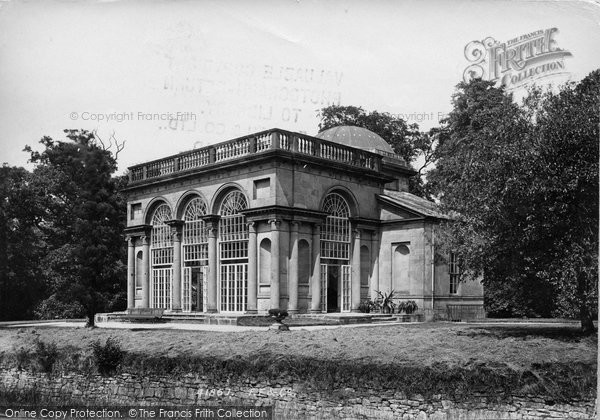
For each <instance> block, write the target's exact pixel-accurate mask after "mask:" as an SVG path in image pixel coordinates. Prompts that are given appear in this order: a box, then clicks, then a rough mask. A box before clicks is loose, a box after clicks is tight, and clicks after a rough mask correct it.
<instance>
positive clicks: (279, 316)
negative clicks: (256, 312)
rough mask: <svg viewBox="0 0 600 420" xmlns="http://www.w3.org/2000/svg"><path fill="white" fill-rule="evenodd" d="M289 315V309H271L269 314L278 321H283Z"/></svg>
mask: <svg viewBox="0 0 600 420" xmlns="http://www.w3.org/2000/svg"><path fill="white" fill-rule="evenodd" d="M288 315H289V314H288V311H286V310H284V309H269V316H270V317H272V318H274V319H275V321H277V322H281V321H283V320H284V319H285V318H287V317H288Z"/></svg>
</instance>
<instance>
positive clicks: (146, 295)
mask: <svg viewBox="0 0 600 420" xmlns="http://www.w3.org/2000/svg"><path fill="white" fill-rule="evenodd" d="M142 270H143V272H142V308H149V307H150V236H142Z"/></svg>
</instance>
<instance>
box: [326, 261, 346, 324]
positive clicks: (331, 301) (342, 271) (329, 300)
mask: <svg viewBox="0 0 600 420" xmlns="http://www.w3.org/2000/svg"><path fill="white" fill-rule="evenodd" d="M350 302H351V284H350V266H349V265H334V264H321V311H322V312H327V313H330V312H350Z"/></svg>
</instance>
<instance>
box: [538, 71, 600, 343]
mask: <svg viewBox="0 0 600 420" xmlns="http://www.w3.org/2000/svg"><path fill="white" fill-rule="evenodd" d="M530 106H531V108H532V110H531V114H532V116H533V119H534V127H533V134H532V140H533V142H534V144H535V147H536V157H537V159H536V160H535V162H534V167H533V171H534V173H535V175H536V178H535V182H534V183H532V184H531V186H530V195H531V197H532V198H533V203H532V207H534V206H535V210H536V211H531V212H530V213H529V215H528V217H529V230H528V232H527V235H528V236H529V237H530V238H531V239H532V240H533V241H535V242H536V243H546V244H549V245H548V246H547V253H546V254H545V257H546V258H545V261H544V263H545V269H541V270H540V273H539V275H540V277H542V278H543V279H544V280H545V281H547V282H549V283H550V284H552V285H553V286H554V287H555V288H556V290H557V292H558V293H557V298H556V302H555V306H556V309H555V312H556V313H558V314H560V315H567V316H578V317H579V319H580V320H581V324H582V328H583V330H584V331H593V330H594V325H593V318H594V317H595V316H597V314H595V312H596V308H597V299H598V290H597V284H598V283H597V280H598V221H599V220H598V212H599V207H598V200H599V195H598V188H599V186H598V174H599V172H598V169H599V168H598V161H599V159H600V156H599V153H598V146H599V144H598V143H599V142H598V141H599V139H600V133H599V126H600V70H596V71H594V72H592V73H591V74H590V75H588V76H587V77H586V78H584V79H583V80H582V81H581V82H580V83H578V84H574V83H572V84H570V85H567V86H565V87H564V88H563V89H561V90H560V92H558V93H553V92H551V91H549V92H546V93H544V94H541V93H540V92H535V95H534V100H532V101H531V105H530ZM542 268H544V267H542Z"/></svg>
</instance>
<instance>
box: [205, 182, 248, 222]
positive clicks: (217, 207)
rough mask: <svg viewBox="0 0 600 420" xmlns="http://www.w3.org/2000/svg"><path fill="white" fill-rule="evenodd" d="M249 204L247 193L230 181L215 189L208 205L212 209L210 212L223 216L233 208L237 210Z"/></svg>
mask: <svg viewBox="0 0 600 420" xmlns="http://www.w3.org/2000/svg"><path fill="white" fill-rule="evenodd" d="M249 204H250V201H249V200H248V195H247V194H246V192H245V191H244V189H243V188H242V187H241V186H240V185H238V184H236V183H233V182H231V183H227V184H225V185H222V186H221V187H220V188H219V189H218V190H217V192H216V193H215V196H214V198H213V202H212V204H211V205H210V209H211V210H212V211H211V213H212V214H219V215H221V216H223V215H226V214H231V213H230V212H231V211H232V210H233V209H234V208H235V209H237V210H245V209H247V208H248V206H249ZM232 206H233V207H232ZM224 212H225V213H224Z"/></svg>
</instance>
